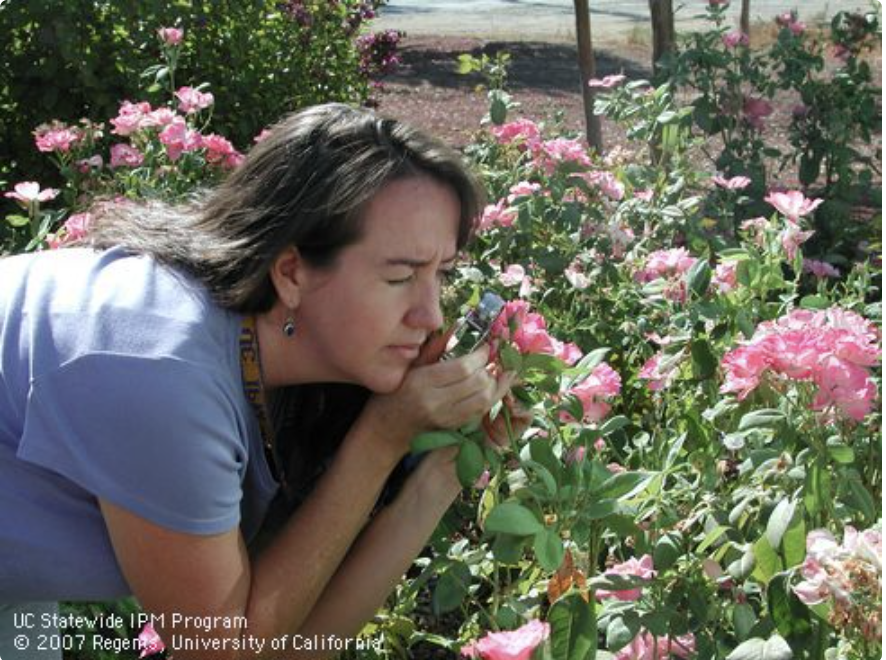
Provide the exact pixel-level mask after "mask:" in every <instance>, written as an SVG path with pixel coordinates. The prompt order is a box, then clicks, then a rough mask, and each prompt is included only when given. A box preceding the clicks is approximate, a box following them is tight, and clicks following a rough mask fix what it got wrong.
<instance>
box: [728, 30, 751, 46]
mask: <svg viewBox="0 0 886 660" xmlns="http://www.w3.org/2000/svg"><path fill="white" fill-rule="evenodd" d="M721 39H722V40H723V44H724V45H725V46H726V47H727V48H735V47H736V46H748V45H749V44H750V43H751V40H750V39H749V38H748V35H746V34H745V33H744V32H728V33H727V34H724V35H723V36H722V37H721Z"/></svg>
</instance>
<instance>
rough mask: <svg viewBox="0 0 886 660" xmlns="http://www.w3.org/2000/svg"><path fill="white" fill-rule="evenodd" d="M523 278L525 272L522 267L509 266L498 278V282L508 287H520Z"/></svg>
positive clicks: (516, 265)
mask: <svg viewBox="0 0 886 660" xmlns="http://www.w3.org/2000/svg"><path fill="white" fill-rule="evenodd" d="M524 277H526V270H525V269H524V268H523V266H521V265H519V264H511V265H510V266H508V267H507V268H506V269H505V270H504V272H502V273H501V275H499V276H498V281H499V282H501V283H502V284H503V285H504V286H508V287H511V286H520V285H521V284H522V283H523V278H524Z"/></svg>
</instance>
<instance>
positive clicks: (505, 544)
mask: <svg viewBox="0 0 886 660" xmlns="http://www.w3.org/2000/svg"><path fill="white" fill-rule="evenodd" d="M526 538H527V537H525V536H511V535H509V534H499V535H498V536H496V537H495V541H493V542H492V555H493V556H494V557H495V559H496V560H497V561H499V562H500V563H502V564H510V565H516V564H519V563H520V561H521V560H522V559H523V548H524V547H525V546H526Z"/></svg>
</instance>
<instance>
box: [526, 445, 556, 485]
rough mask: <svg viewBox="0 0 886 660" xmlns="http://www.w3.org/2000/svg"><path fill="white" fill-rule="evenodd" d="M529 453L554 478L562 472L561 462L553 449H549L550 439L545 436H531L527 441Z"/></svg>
mask: <svg viewBox="0 0 886 660" xmlns="http://www.w3.org/2000/svg"><path fill="white" fill-rule="evenodd" d="M529 455H530V456H531V457H532V460H533V461H535V462H537V463H540V464H541V465H543V466H544V467H545V468H547V470H548V472H550V473H551V475H552V476H553V477H554V479H559V478H560V475H561V474H562V473H563V464H562V463H561V462H560V459H559V458H557V456H556V455H555V454H554V450H553V449H551V441H550V440H548V439H547V438H537V437H536V438H532V440H530V441H529Z"/></svg>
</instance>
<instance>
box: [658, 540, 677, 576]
mask: <svg viewBox="0 0 886 660" xmlns="http://www.w3.org/2000/svg"><path fill="white" fill-rule="evenodd" d="M680 554H681V549H680V538H679V537H678V536H677V535H676V534H665V535H664V536H662V537H661V538H660V539H659V540H658V543H656V544H655V549H654V550H653V551H652V562H653V564H654V565H655V570H656V571H659V572H661V571H666V570H667V569H669V568H670V567H671V566H673V565H674V564H676V563H677V560H678V559H679V558H680Z"/></svg>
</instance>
